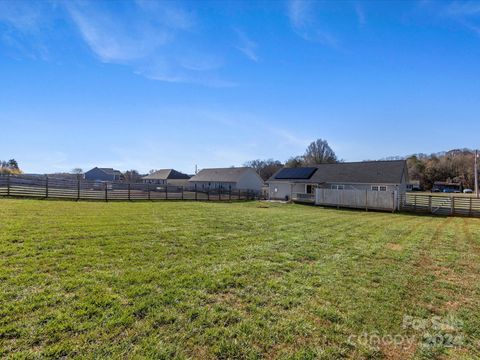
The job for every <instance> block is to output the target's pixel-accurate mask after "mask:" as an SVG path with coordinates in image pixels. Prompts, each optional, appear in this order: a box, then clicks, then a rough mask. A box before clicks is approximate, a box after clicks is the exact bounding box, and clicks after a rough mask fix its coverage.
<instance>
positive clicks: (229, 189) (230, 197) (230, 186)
mask: <svg viewBox="0 0 480 360" xmlns="http://www.w3.org/2000/svg"><path fill="white" fill-rule="evenodd" d="M228 201H232V185H228ZM470 204H471V202H470Z"/></svg>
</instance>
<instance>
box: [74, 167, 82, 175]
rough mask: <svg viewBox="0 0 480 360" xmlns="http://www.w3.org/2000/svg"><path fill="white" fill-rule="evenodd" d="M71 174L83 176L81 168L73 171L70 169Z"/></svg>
mask: <svg viewBox="0 0 480 360" xmlns="http://www.w3.org/2000/svg"><path fill="white" fill-rule="evenodd" d="M72 174H75V175H82V174H83V169H82V168H74V169H72Z"/></svg>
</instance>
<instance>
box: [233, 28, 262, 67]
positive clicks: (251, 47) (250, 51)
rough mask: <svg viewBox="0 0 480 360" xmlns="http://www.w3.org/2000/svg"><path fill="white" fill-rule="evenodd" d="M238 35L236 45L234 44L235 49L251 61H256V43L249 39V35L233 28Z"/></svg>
mask: <svg viewBox="0 0 480 360" xmlns="http://www.w3.org/2000/svg"><path fill="white" fill-rule="evenodd" d="M235 31H236V33H237V36H238V45H237V46H236V48H237V50H239V51H240V52H242V53H243V54H244V55H245V56H246V57H247V58H249V59H250V60H252V61H255V62H258V60H259V59H258V55H257V53H256V50H257V47H258V45H257V43H255V42H254V41H252V40H250V39H249V37H248V36H247V35H246V34H245V33H244V32H243V31H241V30H238V29H236V30H235Z"/></svg>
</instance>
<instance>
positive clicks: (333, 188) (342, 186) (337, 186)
mask: <svg viewBox="0 0 480 360" xmlns="http://www.w3.org/2000/svg"><path fill="white" fill-rule="evenodd" d="M331 188H332V190H344V189H345V185H332V186H331Z"/></svg>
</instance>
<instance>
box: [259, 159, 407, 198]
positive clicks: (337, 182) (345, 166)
mask: <svg viewBox="0 0 480 360" xmlns="http://www.w3.org/2000/svg"><path fill="white" fill-rule="evenodd" d="M266 182H267V184H268V195H269V198H270V199H278V200H287V199H288V200H290V199H292V195H293V194H306V195H308V194H310V195H313V194H314V193H315V189H316V188H321V189H333V190H369V191H388V192H391V191H398V192H404V191H406V187H407V183H408V172H407V164H406V161H404V160H395V161H364V162H349V163H348V162H344V163H335V164H319V165H316V166H312V167H302V168H283V169H280V170H279V171H277V172H276V173H275V174H273V176H272V177H271V178H270V179H268V180H267V181H266Z"/></svg>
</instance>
